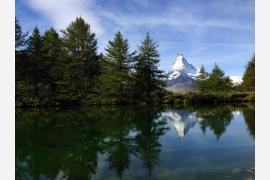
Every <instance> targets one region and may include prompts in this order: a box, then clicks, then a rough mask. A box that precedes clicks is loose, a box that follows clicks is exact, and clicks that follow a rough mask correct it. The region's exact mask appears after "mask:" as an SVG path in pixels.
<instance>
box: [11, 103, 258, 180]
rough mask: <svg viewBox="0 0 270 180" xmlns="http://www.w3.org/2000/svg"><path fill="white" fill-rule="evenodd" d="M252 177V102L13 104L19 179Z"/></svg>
mask: <svg viewBox="0 0 270 180" xmlns="http://www.w3.org/2000/svg"><path fill="white" fill-rule="evenodd" d="M254 177H255V110H254V106H252V105H246V106H242V107H234V106H228V105H226V106H225V105H224V106H215V107H205V106H203V107H189V108H181V107H178V108H176V107H156V108H148V107H134V106H132V107H128V106H127V107H110V106H109V107H87V108H57V109H46V108H43V109H16V179H23V180H25V179H41V180H45V179H51V180H52V179H59V180H60V179H72V180H73V179H74V180H83V179H93V180H101V179H106V180H112V179H140V180H142V179H166V180H169V179H170V180H171V179H172V180H173V179H175V180H179V179H185V180H189V179H190V180H191V179H192V180H193V179H196V180H197V179H198V180H204V179H205V180H211V179H215V180H216V179H219V180H220V179H237V180H241V179H246V180H251V179H254Z"/></svg>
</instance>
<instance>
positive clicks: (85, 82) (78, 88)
mask: <svg viewBox="0 0 270 180" xmlns="http://www.w3.org/2000/svg"><path fill="white" fill-rule="evenodd" d="M62 33H63V38H62V43H63V50H64V53H65V54H64V56H65V58H64V59H65V64H66V74H65V78H66V84H67V85H68V87H67V91H66V96H68V99H69V100H70V101H71V102H73V103H80V101H81V100H82V99H84V98H86V95H87V94H92V93H94V92H93V91H94V89H95V88H94V87H95V80H96V76H97V75H98V74H99V62H98V56H97V52H96V51H97V40H96V35H95V33H92V32H91V29H90V25H89V24H87V23H86V22H85V21H84V20H83V19H82V18H81V17H79V18H76V20H75V21H73V22H72V23H71V24H70V25H69V26H68V27H67V28H66V30H63V31H62ZM87 97H89V96H87ZM84 100H85V99H84Z"/></svg>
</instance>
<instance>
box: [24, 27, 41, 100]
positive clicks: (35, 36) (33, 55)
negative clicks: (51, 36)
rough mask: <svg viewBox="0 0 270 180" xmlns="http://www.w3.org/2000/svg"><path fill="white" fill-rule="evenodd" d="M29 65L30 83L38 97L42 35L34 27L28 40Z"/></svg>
mask: <svg viewBox="0 0 270 180" xmlns="http://www.w3.org/2000/svg"><path fill="white" fill-rule="evenodd" d="M27 52H28V54H29V67H28V73H29V76H30V81H31V84H32V85H33V86H34V96H35V97H37V98H38V97H39V82H40V81H41V74H42V73H41V72H42V70H41V68H42V67H43V64H42V63H43V62H42V59H43V52H42V37H41V35H40V32H39V29H38V28H37V27H35V28H34V30H33V33H32V35H31V36H30V38H29V41H28V49H27Z"/></svg>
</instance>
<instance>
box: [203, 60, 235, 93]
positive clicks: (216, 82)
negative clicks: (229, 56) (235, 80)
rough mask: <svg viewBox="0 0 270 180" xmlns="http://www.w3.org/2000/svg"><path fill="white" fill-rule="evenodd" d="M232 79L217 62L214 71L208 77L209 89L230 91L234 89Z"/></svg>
mask: <svg viewBox="0 0 270 180" xmlns="http://www.w3.org/2000/svg"><path fill="white" fill-rule="evenodd" d="M232 86H233V84H232V80H231V79H230V78H229V77H228V76H225V74H224V72H223V71H222V70H221V69H220V67H219V66H218V65H217V64H215V65H214V68H213V69H212V72H211V73H210V75H209V78H208V79H207V87H208V90H209V91H216V92H218V91H229V90H231V89H232Z"/></svg>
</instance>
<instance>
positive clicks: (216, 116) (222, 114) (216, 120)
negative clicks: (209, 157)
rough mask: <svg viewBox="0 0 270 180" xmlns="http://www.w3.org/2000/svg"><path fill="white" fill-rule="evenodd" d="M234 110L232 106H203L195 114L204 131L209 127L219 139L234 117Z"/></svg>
mask: <svg viewBox="0 0 270 180" xmlns="http://www.w3.org/2000/svg"><path fill="white" fill-rule="evenodd" d="M233 110H234V109H233V108H232V107H231V106H218V107H215V108H213V107H212V108H211V107H203V108H198V109H196V110H195V114H196V116H197V118H199V119H200V121H199V122H200V127H201V129H202V131H203V132H204V133H205V132H206V130H207V128H209V129H210V130H212V131H213V133H214V134H215V136H216V137H217V139H219V138H220V136H221V135H222V134H223V133H224V132H225V131H226V127H227V126H228V125H229V124H230V123H231V120H232V119H233Z"/></svg>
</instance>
